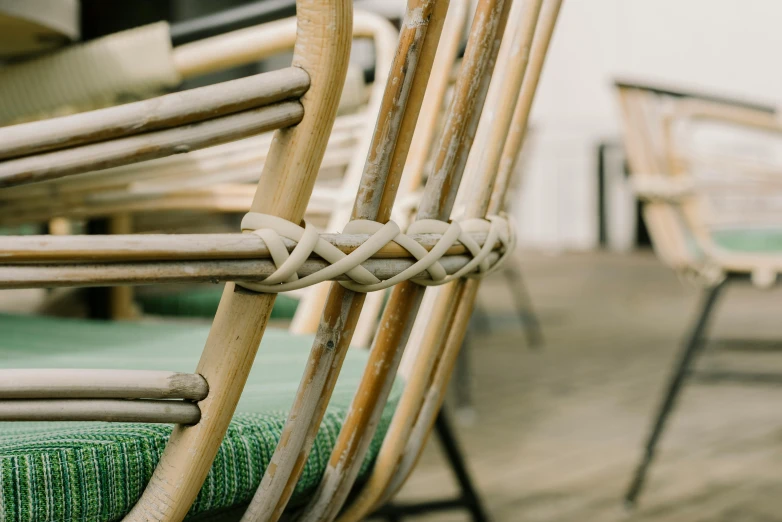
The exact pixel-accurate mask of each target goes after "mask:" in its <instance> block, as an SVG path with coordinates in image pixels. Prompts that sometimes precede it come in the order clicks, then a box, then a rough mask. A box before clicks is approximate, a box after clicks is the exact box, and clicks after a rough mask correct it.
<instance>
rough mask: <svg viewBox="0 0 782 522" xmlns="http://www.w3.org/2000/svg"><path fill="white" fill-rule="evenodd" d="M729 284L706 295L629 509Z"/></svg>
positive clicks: (629, 494) (639, 470)
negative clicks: (719, 301) (721, 295)
mask: <svg viewBox="0 0 782 522" xmlns="http://www.w3.org/2000/svg"><path fill="white" fill-rule="evenodd" d="M726 282H727V280H725V281H723V282H722V283H720V284H718V285H717V286H715V287H713V288H711V289H709V290H708V291H707V292H706V295H705V298H704V300H703V305H702V309H701V313H700V315H699V317H698V320H697V321H696V323H695V326H694V328H693V329H692V332H691V333H690V337H689V339H688V341H687V344H685V345H684V347H683V349H682V351H681V354H680V356H679V360H678V361H677V363H676V365H675V366H674V369H673V373H672V374H671V377H670V380H669V383H668V387H667V389H666V391H665V395H664V397H663V401H662V403H661V404H660V406H659V409H658V412H657V417H656V419H655V421H654V425H653V426H652V430H651V432H650V433H649V436H648V439H647V442H646V449H645V451H644V454H643V457H642V458H641V462H640V463H639V465H638V467H637V469H636V471H635V475H634V476H633V480H632V482H631V483H630V487H629V488H628V489H627V493H626V494H625V505H626V506H627V507H633V506H634V505H635V502H636V499H637V498H638V495H639V494H640V492H641V489H642V487H643V484H644V480H645V478H646V474H647V472H648V469H649V466H650V465H651V463H652V460H653V459H654V454H655V449H656V447H657V443H658V442H659V439H660V436H661V435H662V432H663V429H664V428H665V422H666V421H667V420H668V417H669V415H670V414H671V411H672V410H673V407H674V406H675V404H676V399H677V398H678V396H679V393H680V392H681V389H682V386H683V384H684V380H685V379H686V377H687V374H688V372H689V370H690V368H691V367H692V366H693V363H694V362H695V359H696V357H697V355H698V354H699V353H700V351H701V348H702V347H703V345H704V342H703V341H704V334H705V332H706V328H707V326H708V322H709V318H710V316H711V314H712V312H713V310H714V305H715V304H716V302H717V300H718V298H719V296H720V291H721V290H722V289H723V287H724V286H725V284H726Z"/></svg>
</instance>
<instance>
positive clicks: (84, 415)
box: [0, 399, 201, 425]
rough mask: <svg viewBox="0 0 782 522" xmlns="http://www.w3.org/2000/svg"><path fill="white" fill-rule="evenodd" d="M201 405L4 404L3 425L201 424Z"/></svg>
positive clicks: (152, 402) (66, 401) (64, 401)
mask: <svg viewBox="0 0 782 522" xmlns="http://www.w3.org/2000/svg"><path fill="white" fill-rule="evenodd" d="M200 419H201V410H199V409H198V405H196V404H194V403H192V402H185V401H177V400H174V401H159V400H132V401H129V400H125V399H114V400H112V399H62V400H60V399H38V400H37V399H15V400H0V421H103V422H151V423H158V424H174V423H177V424H181V425H193V424H197V423H198V421H199V420H200Z"/></svg>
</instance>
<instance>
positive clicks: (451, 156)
mask: <svg viewBox="0 0 782 522" xmlns="http://www.w3.org/2000/svg"><path fill="white" fill-rule="evenodd" d="M559 3H560V2H559V1H558V0H532V1H525V2H521V1H519V0H516V1H513V2H511V1H507V0H506V1H504V0H480V1H479V2H478V5H477V11H476V15H475V18H474V21H473V24H472V26H471V29H470V33H469V38H468V43H467V47H466V50H465V57H464V60H463V62H462V66H461V68H460V70H459V73H458V77H457V79H456V83H455V86H454V89H453V95H452V98H451V101H450V102H449V105H448V108H447V110H446V113H445V117H444V119H443V125H442V131H441V133H440V136H439V138H438V140H437V141H436V145H435V146H434V150H433V151H432V157H433V164H432V166H431V168H429V169H428V176H427V181H426V185H425V188H424V191H423V193H422V195H421V196H420V200H419V201H418V203H417V205H416V207H417V210H416V217H415V219H414V220H413V221H412V223H411V224H410V225H409V226H408V227H407V230H406V231H405V232H402V231H401V229H400V227H399V225H397V224H396V223H395V222H394V221H392V220H390V218H391V215H392V210H393V207H394V201H395V199H396V196H397V192H398V191H399V188H400V185H401V181H402V174H403V171H404V168H405V164H406V158H407V157H408V153H409V152H410V150H411V148H412V147H411V144H412V141H413V134H414V131H416V124H417V121H418V119H419V113H420V112H422V111H421V107H422V102H423V100H424V99H425V94H426V91H427V87H428V84H429V83H430V82H429V76H430V72H431V70H432V68H433V62H434V59H435V52H436V51H437V48H438V44H439V41H440V35H441V32H442V30H443V25H444V23H445V19H446V14H447V13H448V9H449V2H448V1H446V0H410V1H409V2H408V5H407V8H406V13H405V17H404V19H403V22H402V28H401V31H400V34H399V39H398V44H397V48H396V52H395V55H394V59H393V62H392V63H391V66H390V68H389V73H388V78H387V80H386V82H385V89H384V92H383V95H382V98H381V101H380V109H379V110H378V112H377V114H378V116H377V121H376V123H375V126H374V130H373V132H372V133H371V135H370V136H371V138H370V145H369V147H367V150H368V154H367V157H366V161H365V164H364V168H363V170H362V174H361V179H360V183H359V184H358V187H357V189H356V196H355V201H354V203H353V207H352V213H351V216H350V219H349V221H348V222H347V224H346V225H345V227H344V229H343V232H342V233H340V234H321V233H319V232H318V231H317V230H316V229H315V228H314V227H313V226H312V225H310V224H309V223H307V222H306V221H303V219H302V218H303V217H304V215H305V212H306V210H307V206H308V203H309V200H310V197H311V196H312V194H313V190H314V188H315V185H316V179H317V177H318V174H319V171H320V169H321V165H322V162H323V159H324V156H325V154H326V149H327V144H328V141H329V136H330V135H331V133H332V129H333V128H334V126H335V120H336V118H337V111H338V106H339V100H340V96H341V92H342V88H343V85H344V83H345V79H346V76H347V74H348V59H349V54H350V47H351V34H352V22H353V13H352V1H351V0H298V2H297V33H296V42H295V45H294V54H293V63H292V66H291V67H289V68H285V69H282V70H280V71H273V72H268V73H263V74H260V75H256V76H254V77H250V78H246V79H241V80H233V81H230V82H225V83H222V84H217V85H213V86H208V87H202V88H198V89H192V90H190V91H183V92H180V93H175V94H169V95H165V96H161V97H157V98H152V99H150V100H143V101H138V102H134V103H131V104H126V105H120V106H116V107H110V108H106V109H100V110H95V111H91V112H85V113H81V114H75V115H71V116H65V117H61V118H53V119H48V120H42V121H36V122H30V123H22V124H18V125H13V126H9V127H5V128H3V129H0V143H2V144H3V145H2V152H0V154H2V158H3V159H2V162H0V171H1V172H2V174H0V184H2V186H3V187H8V189H7V190H17V189H15V188H13V189H12V188H10V187H19V188H21V187H22V186H30V187H34V186H36V185H38V184H39V183H44V182H47V181H48V180H52V179H55V178H62V179H63V180H64V181H63V183H65V184H66V185H67V182H66V181H65V180H71V179H72V180H73V182H74V183H77V182H78V180H79V179H80V178H79V175H81V174H85V173H89V172H94V171H99V170H103V169H107V168H110V167H121V166H124V165H130V164H134V163H139V164H140V165H143V163H142V162H145V161H148V160H152V159H159V158H163V157H167V156H172V155H174V154H177V153H182V152H186V151H189V150H195V149H199V148H206V147H210V146H212V145H217V144H220V143H226V142H229V141H235V140H238V139H242V138H246V137H248V136H251V135H255V134H259V133H261V132H265V131H268V130H270V129H277V130H276V132H275V134H274V137H273V139H272V140H271V145H270V148H269V151H268V153H267V154H266V157H265V159H264V161H263V168H262V171H261V172H260V180H259V182H258V186H257V190H256V192H255V194H254V196H253V198H252V201H251V206H250V208H249V212H248V213H247V214H246V215H245V217H244V218H243V220H242V223H241V228H242V231H243V232H244V233H242V234H239V233H230V234H141V235H127V234H117V235H93V236H82V235H62V236H54V235H49V236H5V237H3V238H2V240H1V241H0V289H6V288H53V287H90V286H106V285H149V284H161V283H166V284H182V283H192V282H215V283H217V282H225V285H224V290H223V294H222V298H221V301H220V304H219V307H218V309H217V313H216V314H215V317H214V321H213V323H212V325H211V327H209V328H206V327H199V326H194V325H191V324H181V323H166V322H157V321H156V322H153V323H150V322H130V321H126V322H97V321H89V320H73V319H71V320H66V319H54V318H45V317H35V316H26V317H23V316H13V315H8V316H2V317H0V321H1V322H2V323H3V325H2V331H3V333H4V335H3V338H2V340H0V354H2V361H3V364H2V366H3V369H2V370H0V421H3V422H2V423H1V424H0V429H2V430H3V431H2V435H0V484H2V487H0V519H3V520H13V521H28V520H29V521H36V520H128V521H151V520H155V521H175V520H183V519H184V518H186V517H191V518H198V517H200V518H201V519H207V520H213V519H215V518H216V517H225V518H226V519H235V520H238V519H240V518H241V519H242V520H246V521H272V520H279V519H281V517H286V519H290V520H299V521H315V520H317V521H327V520H340V521H343V522H348V521H352V520H363V519H365V518H366V517H368V516H370V515H371V514H372V513H374V512H376V510H378V509H379V508H382V506H384V505H385V504H386V503H387V502H388V500H389V499H390V498H391V497H392V496H393V495H394V494H395V493H396V491H398V489H399V488H400V486H401V485H402V484H403V483H404V481H405V480H406V478H407V476H408V475H409V473H410V472H411V470H412V469H413V467H414V464H415V462H416V461H417V460H418V457H419V454H420V452H421V450H422V448H423V445H424V443H425V441H426V439H427V436H428V433H429V431H430V430H431V428H432V425H433V424H434V422H435V419H436V416H437V413H438V411H439V410H440V407H441V404H442V400H443V395H444V391H445V387H446V385H447V383H448V380H449V377H450V374H451V370H452V368H453V364H454V361H455V359H456V356H457V354H458V352H459V347H460V346H461V343H462V338H463V336H464V331H465V329H466V326H467V322H468V320H469V317H470V314H471V311H472V308H473V305H474V301H475V297H476V294H477V291H478V288H479V286H480V278H481V277H483V276H485V275H487V274H489V273H491V272H492V271H493V270H495V269H497V268H498V267H500V266H501V265H502V262H503V260H504V259H505V258H506V257H507V256H509V255H511V254H512V252H513V248H514V240H513V232H512V227H511V226H510V224H509V222H508V220H507V219H506V218H504V217H503V216H502V215H501V213H500V211H501V208H500V206H501V203H502V201H503V200H504V194H505V191H506V189H507V185H508V177H507V176H502V175H500V173H501V172H502V169H501V162H502V159H503V157H504V151H505V150H506V148H508V147H515V148H518V147H519V146H520V143H521V140H522V139H523V130H524V127H526V121H527V117H528V115H529V108H530V104H531V100H532V94H533V93H534V90H535V87H536V84H537V78H538V76H539V73H540V67H541V66H542V57H543V55H545V53H546V48H547V45H548V40H549V36H550V33H551V31H552V29H553V25H554V20H555V19H556V14H557V11H558V9H559ZM533 37H534V41H535V44H534V45H533ZM528 63H529V64H530V65H529V66H528ZM495 64H497V65H496V67H495ZM520 94H521V95H520ZM525 100H526V101H525ZM511 130H512V131H511ZM468 157H469V160H468ZM463 174H466V175H464V176H463ZM2 190H3V191H4V190H5V189H2ZM457 191H458V192H459V194H460V195H459V196H458V197H457ZM41 197H43V198H45V197H46V196H45V195H42V196H41ZM323 281H332V283H330V285H329V287H328V292H327V295H326V299H325V304H324V306H323V308H322V311H321V314H320V319H319V323H318V326H317V330H316V332H314V335H296V334H292V333H290V332H287V331H279V330H274V329H272V328H268V327H267V323H268V320H269V317H270V314H271V312H272V308H273V306H274V302H275V298H276V296H277V294H278V293H281V292H287V291H292V290H297V289H301V288H306V287H309V286H311V285H314V284H316V283H319V282H323ZM428 286H438V288H434V289H429V290H427V291H426V293H427V294H428V295H431V296H432V297H431V299H430V300H429V302H430V305H426V307H424V308H422V307H421V305H422V301H423V298H424V293H425V292H424V290H425V288H426V287H428ZM386 288H391V289H392V290H391V294H390V296H389V299H388V303H387V304H386V306H385V308H384V310H383V315H382V320H381V321H380V322H379V323H378V324H377V326H376V327H375V331H374V332H373V334H374V335H373V342H372V347H371V350H369V351H364V350H350V349H349V347H350V346H351V341H352V338H353V334H354V331H355V329H356V326H357V323H358V320H359V316H360V314H361V310H362V305H363V304H364V301H365V299H366V296H367V292H372V291H380V290H383V289H386ZM419 311H420V312H421V313H419ZM424 311H426V313H423V312H424ZM417 317H420V318H421V320H420V321H416V318H417ZM201 347H203V349H202V350H201ZM403 353H406V354H407V356H408V357H412V358H413V363H412V364H411V365H410V369H409V371H407V372H398V371H397V370H398V368H399V364H400V359H401V356H402V354H403ZM199 354H200V355H199ZM106 368H111V369H106ZM152 368H154V369H152ZM161 368H165V370H161ZM194 368H195V370H194ZM460 500H461V503H460V505H461V506H464V505H465V502H464V499H460ZM473 501H474V499H473ZM467 507H470V508H471V510H472V511H473V515H474V517H475V518H476V519H477V518H478V516H483V515H482V513H480V512H478V511H477V510H476V509H475V508H476V506H469V505H468V506H467ZM389 517H393V518H394V519H398V515H397V514H391V515H389Z"/></svg>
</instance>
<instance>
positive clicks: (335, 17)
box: [125, 0, 353, 522]
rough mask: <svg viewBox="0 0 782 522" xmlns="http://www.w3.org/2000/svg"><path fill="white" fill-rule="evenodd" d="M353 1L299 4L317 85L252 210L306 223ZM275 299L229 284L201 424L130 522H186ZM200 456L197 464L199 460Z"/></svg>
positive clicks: (168, 456) (190, 430)
mask: <svg viewBox="0 0 782 522" xmlns="http://www.w3.org/2000/svg"><path fill="white" fill-rule="evenodd" d="M352 7H353V6H352V2H351V1H350V0H298V2H297V13H298V34H297V39H296V45H295V48H294V58H293V65H294V67H300V68H302V69H304V71H306V72H307V73H308V74H309V75H310V79H311V86H310V89H309V90H308V91H307V93H306V94H305V95H304V96H303V97H302V99H301V103H302V105H303V106H304V108H305V116H304V118H303V119H302V121H301V123H299V125H298V126H296V127H294V128H290V129H284V130H280V131H278V132H277V134H276V136H275V139H274V141H273V143H272V148H271V150H270V151H269V156H268V158H267V161H266V163H265V165H264V169H263V172H262V174H261V179H260V182H259V188H258V191H257V193H256V197H255V199H254V201H253V205H252V210H253V211H256V212H265V213H267V214H272V215H277V216H280V217H282V218H284V219H288V220H290V221H294V222H297V221H299V220H301V218H302V216H303V215H304V211H305V209H306V206H307V201H308V199H309V197H310V195H311V193H312V189H313V187H314V184H315V178H316V177H317V173H318V170H319V168H320V162H321V161H322V159H323V156H324V153H325V149H326V144H327V142H328V135H329V133H330V132H331V128H332V125H333V123H334V119H335V117H336V113H337V107H338V105H339V99H340V95H341V91H342V85H343V83H344V81H345V77H346V75H347V69H348V61H349V55H350V46H351V32H352V31H351V27H352ZM274 299H275V296H274V295H268V294H255V293H251V292H246V291H242V290H239V289H236V288H235V286H234V285H233V284H227V285H226V287H225V291H224V292H223V297H222V299H221V301H220V306H219V308H218V310H217V315H216V316H215V320H214V323H213V325H212V329H211V331H210V332H209V338H208V339H207V342H206V346H205V348H204V352H203V354H202V356H201V360H200V362H199V364H198V367H197V369H196V372H197V373H199V374H201V375H203V376H204V378H205V379H206V381H207V382H208V383H209V396H208V397H207V398H206V399H204V400H203V401H201V402H200V403H199V407H200V409H201V413H202V418H201V421H200V422H199V423H198V424H197V425H195V426H192V427H188V426H182V425H178V426H176V427H175V428H174V431H173V432H172V434H171V437H170V439H169V442H168V444H167V446H166V449H165V451H164V453H163V455H162V457H161V459H160V462H159V463H158V466H157V469H156V471H155V474H154V475H153V477H152V480H151V481H150V483H149V484H148V485H147V488H146V489H145V491H144V494H143V496H142V498H141V499H140V500H139V502H138V503H137V504H136V505H135V506H134V508H133V510H132V511H131V513H130V514H129V515H128V516H127V517H126V518H125V520H126V521H128V522H145V521H148V520H158V521H163V522H173V521H180V520H182V519H183V518H184V517H185V515H186V514H187V512H188V510H189V509H190V506H191V505H192V503H193V500H194V499H195V498H196V495H197V494H198V491H199V490H200V488H201V485H202V484H203V481H204V478H205V477H206V475H207V473H208V471H209V469H210V467H211V464H212V461H213V459H214V456H215V455H216V453H217V449H218V447H219V446H220V443H221V441H222V438H223V436H224V434H225V431H226V429H227V428H228V425H229V423H230V421H231V417H232V416H233V412H234V410H235V408H236V403H237V402H238V400H239V396H240V395H241V391H242V388H243V387H244V383H245V382H246V380H247V376H248V374H249V371H250V368H251V367H252V363H253V360H254V358H255V353H256V351H257V350H258V346H259V344H260V341H261V337H262V336H263V332H264V330H265V329H266V324H267V322H268V319H269V315H270V314H271V310H272V307H273V305H274ZM194 456H195V458H194Z"/></svg>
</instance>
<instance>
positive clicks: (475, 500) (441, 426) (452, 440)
mask: <svg viewBox="0 0 782 522" xmlns="http://www.w3.org/2000/svg"><path fill="white" fill-rule="evenodd" d="M435 431H436V433H437V438H438V439H440V445H441V446H442V448H443V451H445V455H446V457H447V458H448V463H449V465H450V467H451V471H453V474H454V477H456V480H457V481H458V482H459V488H460V489H461V492H462V501H463V502H464V507H465V508H466V509H467V510H468V511H469V512H470V514H472V519H473V521H474V522H488V520H489V516H488V515H487V513H486V510H485V509H484V507H483V503H482V501H481V498H480V496H479V495H478V491H477V490H476V489H475V485H474V484H473V482H472V477H470V473H469V471H467V465H466V463H465V461H464V455H463V453H462V449H461V447H459V443H458V441H457V440H456V436H455V435H454V432H453V429H452V428H451V423H450V421H449V419H448V416H447V414H446V413H445V408H441V409H440V413H439V414H438V415H437V420H436V421H435Z"/></svg>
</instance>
